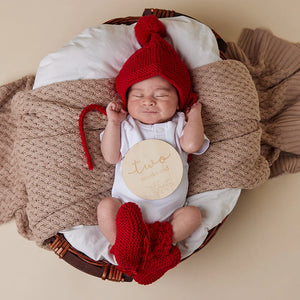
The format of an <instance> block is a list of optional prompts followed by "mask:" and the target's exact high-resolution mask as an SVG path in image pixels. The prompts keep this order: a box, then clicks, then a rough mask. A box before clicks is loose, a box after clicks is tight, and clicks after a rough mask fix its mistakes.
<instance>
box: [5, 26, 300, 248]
mask: <svg viewBox="0 0 300 300" xmlns="http://www.w3.org/2000/svg"><path fill="white" fill-rule="evenodd" d="M277 49H281V50H280V52H278V51H277ZM228 50H229V52H228V55H230V57H232V58H234V59H237V60H241V61H242V62H243V63H241V62H238V61H233V60H227V61H220V62H217V63H214V64H210V65H207V66H203V67H200V68H197V69H195V70H193V71H192V78H193V85H194V90H195V92H197V94H198V96H199V99H200V100H201V102H202V103H203V122H204V126H205V132H206V133H207V135H208V137H209V138H210V140H211V145H210V148H209V149H208V151H207V152H206V153H205V154H204V155H202V156H194V157H193V158H192V161H191V163H190V170H189V183H190V185H189V192H188V195H193V194H196V193H201V192H205V191H208V190H215V189H221V188H230V187H231V188H243V189H251V188H254V187H256V186H258V185H259V184H261V183H263V182H265V181H266V180H267V178H268V177H269V174H270V166H271V176H275V175H279V174H282V173H294V172H299V171H300V163H299V161H300V160H299V155H300V154H299V152H298V151H299V149H300V147H299V141H300V138H299V133H300V129H299V94H300V91H299V88H300V84H299V81H300V78H299V65H300V48H299V46H297V45H294V44H291V43H288V42H286V41H283V40H280V39H278V38H276V37H274V36H273V35H272V34H271V33H268V32H265V31H246V32H245V33H243V35H242V37H241V41H240V42H239V44H238V45H235V44H229V49H228ZM245 65H246V66H247V68H248V69H249V70H250V73H251V75H252V76H251V75H250V74H249V71H248V69H247V68H246V67H245ZM252 79H253V80H254V82H255V83H253V81H252ZM33 80H34V78H33V77H25V78H23V79H20V80H18V81H15V82H13V83H10V84H6V85H3V86H1V87H0V132H1V139H0V162H1V164H0V170H1V172H0V174H1V175H0V190H1V193H0V223H3V222H7V221H9V220H10V219H11V218H13V217H14V218H15V221H16V223H17V226H18V230H19V232H20V233H21V234H22V235H23V236H25V237H26V238H29V239H33V240H35V241H36V242H37V243H38V244H39V245H42V244H43V243H44V241H45V240H46V239H48V238H50V237H51V236H53V235H54V234H56V233H57V232H58V231H60V230H63V229H67V228H70V227H72V226H75V225H80V224H84V225H91V224H97V217H96V207H97V205H98V202H99V199H101V198H103V197H106V196H109V195H110V194H111V187H112V182H113V176H114V167H113V166H111V165H108V164H106V163H105V161H104V160H103V157H102V156H101V151H100V142H99V133H100V131H101V130H102V129H104V128H105V125H106V117H105V115H102V114H99V113H98V112H91V113H89V114H88V115H87V116H86V118H85V120H84V121H85V124H84V125H85V132H86V135H87V144H88V146H89V149H90V153H91V156H92V159H93V162H94V165H95V167H94V170H93V171H89V170H88V168H87V165H86V161H85V156H84V152H83V150H82V144H81V140H80V135H79V132H78V118H79V115H80V112H81V111H82V109H83V108H84V107H86V106H87V105H89V104H91V103H99V104H101V105H103V106H104V107H105V106H106V105H107V104H108V103H109V101H111V100H115V99H119V96H118V94H117V93H116V91H115V89H114V83H115V82H114V80H108V79H104V80H78V81H68V82H61V83H57V84H53V85H49V86H45V87H42V88H39V89H36V90H31V88H32V84H33ZM258 96H259V97H258ZM100 99H101V100H100ZM289 130H292V134H290V133H289Z"/></svg>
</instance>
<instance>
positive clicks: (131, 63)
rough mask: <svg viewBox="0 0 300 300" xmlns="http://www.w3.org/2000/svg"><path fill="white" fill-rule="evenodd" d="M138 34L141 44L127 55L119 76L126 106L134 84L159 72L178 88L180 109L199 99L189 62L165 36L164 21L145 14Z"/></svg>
mask: <svg viewBox="0 0 300 300" xmlns="http://www.w3.org/2000/svg"><path fill="white" fill-rule="evenodd" d="M135 34H136V38H137V40H138V41H139V43H140V44H141V45H142V48H141V49H138V50H137V51H136V52H135V53H134V54H133V55H132V56H130V57H129V58H128V60H127V61H126V62H125V64H124V65H123V67H122V69H121V70H120V73H119V74H118V76H117V78H116V89H117V91H118V93H119V94H120V96H121V98H122V100H123V104H124V107H125V108H126V107H127V91H128V89H129V88H130V87H131V86H132V85H133V84H135V83H137V82H140V81H143V80H145V79H148V78H150V77H153V76H157V75H160V76H162V77H163V78H164V79H166V80H167V81H168V82H169V83H171V84H172V85H173V86H174V87H175V88H176V89H177V92H178V95H179V107H180V110H184V109H185V108H187V107H189V106H191V105H192V104H193V103H194V102H196V101H197V96H196V94H195V93H194V92H193V91H192V83H191V79H190V74H189V71H188V69H187V67H186V65H185V64H184V63H183V61H182V60H181V59H180V57H179V55H178V54H177V53H176V51H175V50H174V49H173V47H172V46H171V45H170V44H169V43H168V42H166V41H165V40H164V39H163V37H164V36H165V35H166V28H165V26H164V24H163V23H162V22H160V21H159V20H158V18H157V17H156V16H154V15H150V16H144V17H142V18H140V19H139V21H138V23H137V24H136V26H135Z"/></svg>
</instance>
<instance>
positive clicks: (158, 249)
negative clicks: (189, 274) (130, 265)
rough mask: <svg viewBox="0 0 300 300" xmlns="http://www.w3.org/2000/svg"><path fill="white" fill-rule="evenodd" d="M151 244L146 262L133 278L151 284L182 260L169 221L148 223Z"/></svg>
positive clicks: (145, 257) (146, 255) (145, 258)
mask: <svg viewBox="0 0 300 300" xmlns="http://www.w3.org/2000/svg"><path fill="white" fill-rule="evenodd" d="M148 230H149V234H150V241H149V242H150V246H149V248H148V249H147V251H148V253H146V254H144V262H143V263H141V265H140V268H139V269H138V272H137V274H136V275H134V276H133V279H134V280H135V281H136V282H138V283H140V284H145V285H146V284H150V283H153V282H154V281H156V280H158V279H159V278H160V277H162V276H163V275H164V274H165V273H166V272H167V271H168V270H170V269H172V268H174V267H175V266H176V265H177V264H178V263H179V262H180V260H181V253H180V251H179V249H178V248H177V247H176V246H174V245H173V244H172V237H173V230H172V226H171V224H170V223H169V222H163V223H160V222H155V223H153V224H149V225H148Z"/></svg>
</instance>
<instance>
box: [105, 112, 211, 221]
mask: <svg viewBox="0 0 300 300" xmlns="http://www.w3.org/2000/svg"><path fill="white" fill-rule="evenodd" d="M185 125H186V121H185V115H184V113H183V112H178V113H176V114H175V116H174V117H173V118H172V120H171V121H167V122H164V123H158V124H153V125H148V124H143V123H141V122H139V121H136V120H134V119H133V118H132V117H131V116H130V115H128V116H127V118H126V120H124V121H123V122H122V124H121V150H120V151H121V154H122V158H124V156H125V154H126V153H127V151H128V150H129V149H130V148H131V147H132V146H134V145H135V144H136V143H138V142H141V141H143V140H146V139H159V140H162V141H165V142H167V143H169V144H170V145H171V146H173V147H174V148H175V149H176V150H177V152H178V153H179V155H180V157H181V159H182V164H183V176H182V180H181V183H180V184H179V186H178V187H177V189H176V190H175V191H174V192H173V193H172V194H171V195H169V196H167V197H165V198H163V199H159V200H145V199H142V198H139V197H138V196H136V195H135V194H133V193H132V192H131V191H130V190H129V189H128V188H127V186H126V184H125V182H124V179H123V176H122V162H123V159H122V160H121V161H120V162H118V163H117V164H116V169H115V179H114V184H113V188H112V197H115V198H118V199H120V200H121V201H123V202H124V203H125V202H134V203H136V204H138V206H139V207H140V208H141V211H142V214H143V218H144V221H145V222H146V223H153V222H155V221H160V222H163V221H166V220H168V218H169V217H170V216H171V215H172V213H173V212H174V211H175V210H176V209H178V208H180V207H182V206H184V204H185V201H186V195H187V191H188V168H189V165H188V162H187V157H188V155H187V153H186V152H184V151H182V149H181V147H180V143H179V139H180V137H181V136H182V134H183V131H184V126H185ZM102 134H103V133H102ZM102 134H101V136H100V137H101V138H102ZM208 146H209V140H208V138H207V137H206V136H205V139H204V143H203V146H202V148H201V149H200V150H199V151H198V152H197V153H194V154H198V155H199V154H202V153H204V152H205V151H206V150H207V148H208Z"/></svg>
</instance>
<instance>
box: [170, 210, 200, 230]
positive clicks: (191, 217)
mask: <svg viewBox="0 0 300 300" xmlns="http://www.w3.org/2000/svg"><path fill="white" fill-rule="evenodd" d="M176 217H178V218H182V219H185V220H186V222H188V223H192V224H195V226H199V225H200V224H201V221H202V215H201V211H200V209H199V208H198V207H196V206H185V207H181V208H179V209H177V210H176V211H175V213H174V216H173V218H176Z"/></svg>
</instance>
